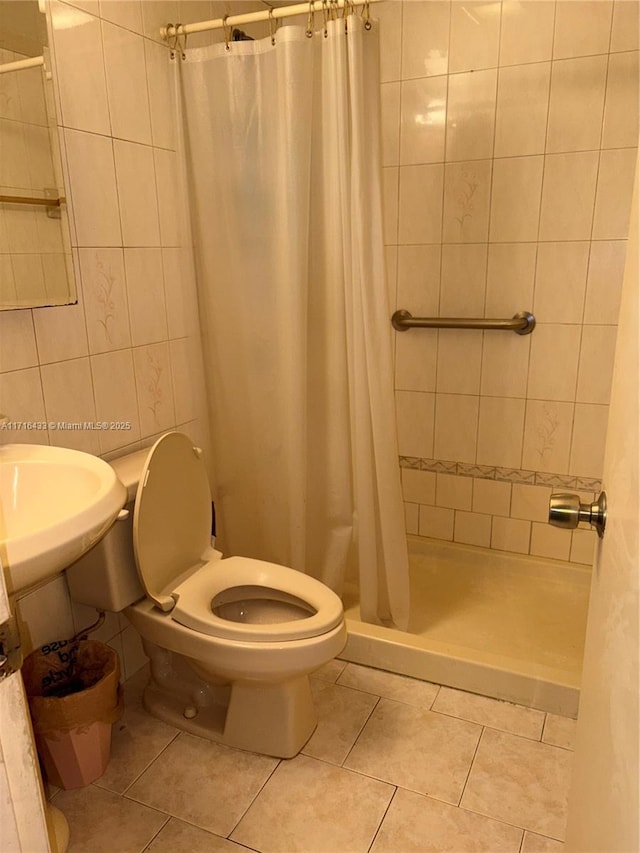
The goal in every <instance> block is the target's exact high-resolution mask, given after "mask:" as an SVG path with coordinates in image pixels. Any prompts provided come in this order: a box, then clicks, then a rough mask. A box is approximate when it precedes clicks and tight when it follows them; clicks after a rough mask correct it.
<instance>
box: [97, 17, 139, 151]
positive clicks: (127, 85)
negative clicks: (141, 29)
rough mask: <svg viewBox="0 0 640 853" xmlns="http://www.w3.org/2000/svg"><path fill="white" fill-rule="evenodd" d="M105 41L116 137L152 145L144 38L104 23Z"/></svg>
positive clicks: (106, 64)
mask: <svg viewBox="0 0 640 853" xmlns="http://www.w3.org/2000/svg"><path fill="white" fill-rule="evenodd" d="M114 5H117V4H114ZM102 41H103V45H104V63H105V72H106V78H107V93H108V96H109V113H110V115H111V128H112V132H113V135H114V136H117V137H118V138H120V139H128V140H130V141H131V142H143V143H146V144H147V145H150V144H151V119H150V117H149V95H148V91H147V68H146V64H145V55H144V43H143V39H142V36H139V35H136V34H135V33H133V32H130V31H129V30H126V29H123V28H122V27H117V26H114V25H113V24H109V23H107V22H103V24H102Z"/></svg>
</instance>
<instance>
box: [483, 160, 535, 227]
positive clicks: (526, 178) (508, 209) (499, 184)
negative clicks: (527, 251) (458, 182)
mask: <svg viewBox="0 0 640 853" xmlns="http://www.w3.org/2000/svg"><path fill="white" fill-rule="evenodd" d="M543 160H544V158H543V157H541V156H539V157H509V158H506V159H496V160H494V161H493V185H492V193H491V221H490V228H489V240H490V241H491V242H492V243H512V242H527V241H532V240H535V239H536V237H537V234H538V217H539V212H540V193H541V188H542V169H543Z"/></svg>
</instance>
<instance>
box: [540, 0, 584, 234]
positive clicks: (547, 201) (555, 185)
mask: <svg viewBox="0 0 640 853" xmlns="http://www.w3.org/2000/svg"><path fill="white" fill-rule="evenodd" d="M576 2H581V0H576ZM597 172H598V152H597V151H587V152H582V153H577V154H550V155H548V156H546V157H545V164H544V183H543V188H542V206H541V210H540V233H539V239H540V240H588V239H589V237H590V236H591V223H592V221H593V205H594V200H595V190H596V176H597Z"/></svg>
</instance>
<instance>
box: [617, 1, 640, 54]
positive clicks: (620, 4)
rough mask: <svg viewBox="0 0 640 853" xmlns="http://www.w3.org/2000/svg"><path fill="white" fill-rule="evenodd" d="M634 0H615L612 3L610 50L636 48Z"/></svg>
mask: <svg viewBox="0 0 640 853" xmlns="http://www.w3.org/2000/svg"><path fill="white" fill-rule="evenodd" d="M639 9H640V7H639V6H638V3H637V2H636V0H631V2H629V0H615V2H614V4H613V24H612V27H611V50H612V51H613V50H615V51H618V50H637V49H638V36H639V30H640V28H639V26H638V17H639V15H638V12H639Z"/></svg>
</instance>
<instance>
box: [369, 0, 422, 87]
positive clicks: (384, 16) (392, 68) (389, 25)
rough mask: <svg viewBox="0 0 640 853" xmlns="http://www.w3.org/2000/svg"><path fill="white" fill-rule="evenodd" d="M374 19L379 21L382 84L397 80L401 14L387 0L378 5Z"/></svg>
mask: <svg viewBox="0 0 640 853" xmlns="http://www.w3.org/2000/svg"><path fill="white" fill-rule="evenodd" d="M375 17H376V18H378V20H379V21H380V79H381V81H382V82H383V83H386V82H388V81H389V80H399V79H400V68H401V65H402V12H400V13H398V10H397V9H395V8H394V4H393V0H388V2H384V3H379V4H378V6H377V7H376V10H375ZM416 76H422V75H416Z"/></svg>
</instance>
